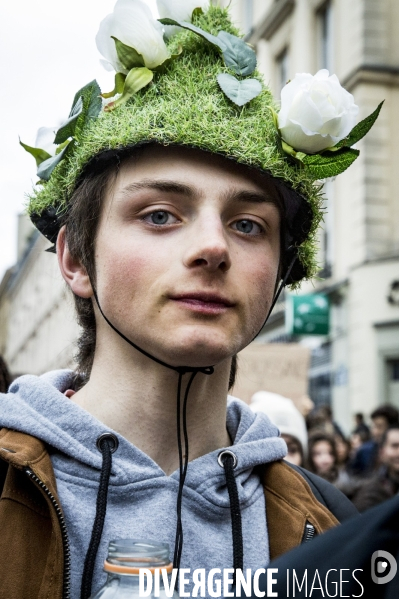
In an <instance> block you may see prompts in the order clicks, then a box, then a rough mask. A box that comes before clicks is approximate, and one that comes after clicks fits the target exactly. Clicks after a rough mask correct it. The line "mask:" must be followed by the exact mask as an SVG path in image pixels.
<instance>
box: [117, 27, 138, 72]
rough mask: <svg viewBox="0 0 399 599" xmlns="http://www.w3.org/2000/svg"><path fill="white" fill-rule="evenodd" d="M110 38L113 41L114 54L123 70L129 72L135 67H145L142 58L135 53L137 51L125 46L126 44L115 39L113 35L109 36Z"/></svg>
mask: <svg viewBox="0 0 399 599" xmlns="http://www.w3.org/2000/svg"><path fill="white" fill-rule="evenodd" d="M111 37H112V39H113V40H114V41H115V47H116V53H117V55H118V58H119V60H120V61H121V63H122V64H123V66H124V67H125V69H128V70H130V69H134V68H135V67H144V66H145V64H144V58H143V56H142V55H141V54H139V53H138V52H137V50H135V49H134V48H131V47H130V46H126V44H124V43H123V42H121V41H120V40H118V38H117V37H114V36H113V35H111Z"/></svg>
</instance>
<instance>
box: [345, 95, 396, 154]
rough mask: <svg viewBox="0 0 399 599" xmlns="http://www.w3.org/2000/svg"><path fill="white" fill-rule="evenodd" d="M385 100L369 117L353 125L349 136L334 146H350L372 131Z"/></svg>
mask: <svg viewBox="0 0 399 599" xmlns="http://www.w3.org/2000/svg"><path fill="white" fill-rule="evenodd" d="M384 102H385V100H383V101H382V102H381V103H380V104H378V106H377V108H376V109H375V110H374V112H372V113H371V114H369V116H368V117H366V118H365V119H363V120H362V121H360V123H358V124H357V125H356V127H353V129H352V131H351V132H350V133H349V135H348V137H345V139H342V140H341V141H340V142H338V143H337V144H336V146H334V148H342V147H350V146H353V145H354V144H355V143H357V142H358V141H360V140H361V139H362V138H363V137H364V136H365V135H366V134H367V133H368V132H369V131H370V129H371V127H372V126H373V125H374V123H375V122H376V120H377V118H378V115H379V114H380V111H381V108H382V105H383V104H384Z"/></svg>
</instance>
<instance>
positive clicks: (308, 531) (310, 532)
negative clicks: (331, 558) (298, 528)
mask: <svg viewBox="0 0 399 599" xmlns="http://www.w3.org/2000/svg"><path fill="white" fill-rule="evenodd" d="M315 532H316V531H315V527H314V526H313V524H310V522H306V524H305V532H304V533H303V537H302V543H307V542H308V541H311V540H312V539H313V537H314V536H315Z"/></svg>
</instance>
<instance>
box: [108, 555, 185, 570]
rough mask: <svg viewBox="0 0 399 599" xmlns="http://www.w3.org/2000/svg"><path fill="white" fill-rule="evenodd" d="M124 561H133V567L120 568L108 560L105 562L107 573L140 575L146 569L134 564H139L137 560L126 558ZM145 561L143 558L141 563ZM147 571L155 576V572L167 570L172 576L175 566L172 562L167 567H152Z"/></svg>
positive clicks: (124, 566)
mask: <svg viewBox="0 0 399 599" xmlns="http://www.w3.org/2000/svg"><path fill="white" fill-rule="evenodd" d="M123 561H124V562H128V561H131V562H132V565H131V566H127V565H126V563H125V564H124V565H123V566H119V565H118V564H112V563H111V562H109V561H108V560H105V562H104V570H105V571H106V572H112V573H113V574H139V573H140V570H142V569H143V568H144V567H145V566H140V567H137V566H135V565H134V564H135V563H137V560H136V559H130V558H124V560H123ZM143 561H144V559H143V558H141V559H140V563H143ZM148 561H150V560H148ZM151 561H152V560H151ZM146 569H147V570H149V571H150V572H151V573H152V574H154V572H155V570H159V571H161V570H166V572H167V573H168V574H170V573H171V572H172V570H173V564H172V562H170V563H169V564H167V565H166V566H150V567H149V568H146Z"/></svg>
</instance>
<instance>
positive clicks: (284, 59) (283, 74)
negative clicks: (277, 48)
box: [276, 48, 289, 92]
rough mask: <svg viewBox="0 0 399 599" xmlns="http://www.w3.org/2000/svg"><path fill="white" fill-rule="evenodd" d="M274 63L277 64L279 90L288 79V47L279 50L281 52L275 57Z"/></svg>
mask: <svg viewBox="0 0 399 599" xmlns="http://www.w3.org/2000/svg"><path fill="white" fill-rule="evenodd" d="M276 64H277V87H278V91H279V92H280V91H281V90H282V89H283V87H284V85H285V84H286V83H287V81H288V79H289V76H288V69H289V64H288V48H284V50H283V51H282V52H281V54H280V55H279V56H278V57H277V60H276Z"/></svg>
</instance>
